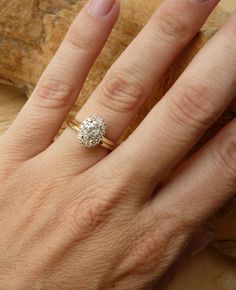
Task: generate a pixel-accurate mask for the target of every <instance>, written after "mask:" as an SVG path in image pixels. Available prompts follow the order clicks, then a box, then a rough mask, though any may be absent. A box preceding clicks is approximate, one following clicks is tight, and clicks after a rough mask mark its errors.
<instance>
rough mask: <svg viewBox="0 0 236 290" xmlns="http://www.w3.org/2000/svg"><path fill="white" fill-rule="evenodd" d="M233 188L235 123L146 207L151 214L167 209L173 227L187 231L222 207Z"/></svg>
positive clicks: (235, 168)
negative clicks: (175, 225)
mask: <svg viewBox="0 0 236 290" xmlns="http://www.w3.org/2000/svg"><path fill="white" fill-rule="evenodd" d="M235 188H236V119H235V120H233V121H231V122H230V123H229V124H228V125H227V126H226V127H225V128H224V129H223V130H222V131H221V132H220V133H218V134H217V135H216V137H215V138H213V139H212V140H211V141H210V142H209V143H208V144H206V145H205V146H204V147H203V148H202V149H201V150H200V151H199V152H198V153H197V154H196V155H195V156H194V157H193V158H191V159H190V160H189V161H188V162H187V163H186V165H185V166H184V167H183V168H182V169H181V170H180V171H179V172H178V173H177V174H176V175H175V177H174V178H173V179H172V180H171V181H170V182H169V183H168V184H167V185H166V186H165V187H163V188H162V190H161V191H160V192H159V193H158V195H157V196H156V197H155V199H154V200H153V202H152V203H151V205H150V207H151V208H152V212H153V213H154V212H155V213H157V211H159V210H160V209H161V208H162V209H167V208H168V209H169V214H170V215H171V216H172V217H174V218H175V219H176V224H178V225H180V224H181V226H182V227H184V228H185V229H190V228H191V227H195V226H196V225H199V224H201V223H202V222H204V221H205V220H207V219H208V218H209V217H210V216H211V215H213V214H214V213H215V212H216V211H217V210H218V209H219V208H220V207H222V206H223V204H224V203H225V202H227V201H228V199H229V198H230V197H231V196H234V194H235ZM155 213H154V214H153V215H154V216H155Z"/></svg>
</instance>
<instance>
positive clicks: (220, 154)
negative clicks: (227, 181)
mask: <svg viewBox="0 0 236 290" xmlns="http://www.w3.org/2000/svg"><path fill="white" fill-rule="evenodd" d="M216 144H217V145H216V146H215V150H214V151H213V155H214V156H213V157H214V160H216V162H217V161H218V166H219V168H220V169H221V172H222V173H224V174H226V175H227V176H230V178H233V182H236V135H235V132H227V133H224V134H223V135H222V136H221V137H220V138H219V141H218V142H217V143H216Z"/></svg>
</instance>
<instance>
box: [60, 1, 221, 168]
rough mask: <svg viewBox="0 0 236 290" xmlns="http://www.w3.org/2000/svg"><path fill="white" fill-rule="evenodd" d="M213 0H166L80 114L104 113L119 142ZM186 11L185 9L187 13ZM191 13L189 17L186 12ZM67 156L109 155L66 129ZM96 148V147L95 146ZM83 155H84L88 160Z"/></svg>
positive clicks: (90, 157) (63, 141)
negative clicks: (85, 145)
mask: <svg viewBox="0 0 236 290" xmlns="http://www.w3.org/2000/svg"><path fill="white" fill-rule="evenodd" d="M217 2H218V1H217V0H213V1H205V2H204V3H203V2H202V1H197V0H196V1H195V0H193V1H192V0H181V1H180V0H178V1H177V0H175V1H172V0H166V1H164V2H163V3H162V5H161V7H160V8H159V9H158V10H157V11H156V13H155V14H154V15H153V17H152V18H151V19H150V21H149V22H148V23H147V25H146V26H145V27H144V29H143V30H142V31H141V33H140V34H139V35H138V36H137V37H136V39H135V40H134V41H133V42H132V43H131V45H130V46H129V47H128V48H127V49H126V51H125V52H124V53H123V54H122V56H121V57H120V58H119V59H118V61H117V62H116V63H115V64H114V65H113V66H112V67H111V69H110V70H109V71H108V73H107V75H106V76H105V78H104V80H103V81H102V82H101V84H100V85H99V86H98V88H97V89H96V90H95V92H94V93H93V95H92V96H91V97H90V99H89V100H88V102H87V103H86V104H85V105H84V107H83V108H82V109H81V111H80V112H79V114H78V115H77V119H78V121H80V122H81V121H83V120H84V119H86V118H87V117H89V116H90V115H92V114H96V115H100V116H101V117H103V118H104V119H105V121H106V123H107V125H108V128H107V138H108V139H111V140H112V141H117V139H118V138H119V137H120V135H121V134H122V133H123V131H124V129H126V128H127V126H128V124H129V122H130V121H131V119H132V118H133V117H134V115H135V114H136V113H137V112H138V110H139V109H140V107H141V106H142V104H143V102H144V101H145V100H146V98H147V96H148V95H149V94H150V92H151V90H152V88H153V86H154V84H155V83H156V81H157V80H159V79H160V77H161V76H162V75H163V73H164V71H165V70H166V69H167V68H168V66H169V65H170V64H171V62H172V61H173V60H174V59H175V58H176V56H177V55H178V54H179V52H180V51H181V50H182V49H183V47H184V46H186V44H187V43H188V42H189V41H190V40H191V39H192V38H193V36H194V35H195V34H196V33H197V32H198V31H199V29H200V27H201V26H202V24H203V23H204V21H205V20H206V18H207V16H208V15H209V13H210V12H211V11H212V9H213V8H214V6H215V5H216V4H217ZM183 11H185V13H184V14H183ZM186 15H188V17H186ZM55 146H58V148H57V150H55V152H56V154H57V155H58V150H59V151H63V154H64V155H63V156H64V158H67V159H68V160H71V159H73V160H74V158H77V159H78V158H81V154H79V153H80V152H81V153H85V154H84V155H86V156H87V157H88V160H87V164H86V165H85V160H84V162H83V165H84V166H87V167H89V166H91V165H92V164H93V163H95V162H96V161H98V160H99V159H101V158H102V157H104V155H105V154H107V151H106V150H101V148H98V149H97V150H96V154H87V149H84V148H83V147H82V146H80V145H78V144H77V141H76V138H75V135H74V133H73V132H71V130H69V129H68V130H66V131H65V133H64V134H63V135H62V136H61V138H59V140H58V142H57V143H56V144H55ZM93 152H94V150H93ZM86 156H83V159H86Z"/></svg>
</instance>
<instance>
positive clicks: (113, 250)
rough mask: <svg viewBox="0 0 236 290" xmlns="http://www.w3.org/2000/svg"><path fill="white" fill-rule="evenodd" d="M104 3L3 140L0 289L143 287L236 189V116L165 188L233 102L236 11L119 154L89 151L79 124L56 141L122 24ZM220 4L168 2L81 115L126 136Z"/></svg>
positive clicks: (78, 24)
mask: <svg viewBox="0 0 236 290" xmlns="http://www.w3.org/2000/svg"><path fill="white" fill-rule="evenodd" d="M92 3H95V2H92ZM97 3H100V6H98V4H95V6H93V5H92V4H91V3H88V4H87V5H86V6H85V7H84V9H83V10H82V11H81V13H80V14H79V16H78V17H77V18H76V19H75V21H74V22H73V24H72V26H71V28H70V30H69V32H68V34H67V35H66V37H65V39H64V41H63V42H62V44H61V46H60V48H59V50H58V52H57V53H56V55H55V57H54V58H53V59H52V61H51V63H50V64H49V66H48V68H47V69H46V71H45V72H44V74H43V75H42V77H41V79H40V80H39V82H38V84H37V86H36V88H35V90H34V92H33V94H32V96H31V98H30V99H29V100H28V102H27V104H26V105H25V107H24V108H23V109H22V111H21V112H20V113H19V115H18V116H17V118H16V120H15V121H14V123H13V124H12V126H11V127H10V128H9V129H8V131H7V132H6V133H5V134H4V135H3V136H2V138H1V139H0V160H1V174H0V182H1V195H0V205H1V206H0V227H1V239H0V248H1V252H0V261H1V263H0V285H1V286H0V288H1V289H57V290H59V289H67V290H68V289H80V290H82V289H86V290H89V289H122V290H124V289H135V290H136V289H137V290H138V289H143V288H144V287H146V286H148V285H150V283H152V282H153V281H154V280H156V279H160V278H161V277H162V276H163V275H164V273H165V272H166V271H167V269H168V268H169V267H170V266H171V264H173V262H174V261H175V260H176V258H177V257H179V254H180V253H181V252H182V251H183V249H184V248H185V247H186V245H187V243H188V242H189V240H190V239H191V237H192V235H193V233H194V232H195V230H196V229H197V228H198V227H199V226H200V225H202V223H204V221H205V220H206V219H207V218H208V217H209V216H211V215H212V214H213V213H214V212H215V211H216V210H218V209H219V208H220V207H221V206H222V205H223V204H224V202H226V201H227V200H228V199H229V198H230V197H231V196H232V195H233V194H234V192H235V186H236V174H235V172H236V122H235V121H232V122H231V123H230V124H228V125H227V126H226V127H225V128H224V129H223V130H222V132H220V133H219V134H218V135H217V136H216V137H214V139H212V140H211V141H210V142H209V144H207V145H205V146H204V147H202V149H201V150H200V151H199V152H198V153H197V154H196V155H195V156H194V157H193V158H191V159H190V160H189V161H188V162H187V163H186V164H185V165H184V166H181V168H180V169H179V170H178V171H177V172H176V174H175V175H174V176H173V177H172V178H171V179H170V180H169V181H168V182H166V183H165V184H163V185H162V186H160V183H161V181H162V179H163V177H164V176H165V175H166V174H167V173H168V172H169V171H170V170H171V169H172V168H173V167H174V166H176V164H178V162H179V161H180V160H181V159H182V158H183V157H184V156H185V155H186V154H187V152H189V150H190V149H191V148H192V147H193V145H194V144H195V143H196V142H197V141H198V140H199V139H200V137H201V136H202V135H203V134H204V132H205V131H206V130H207V128H209V127H210V126H211V125H212V124H213V123H214V122H215V120H216V119H217V118H218V117H219V116H220V115H221V114H222V112H223V111H224V110H225V109H226V108H227V106H228V105H229V104H230V103H231V102H232V100H233V97H234V94H235V84H236V30H235V24H236V15H233V16H232V17H231V18H230V20H229V21H228V23H227V24H226V25H225V26H224V27H223V28H222V30H221V31H220V32H219V33H217V34H216V35H215V36H214V37H213V39H212V40H211V41H210V42H209V43H208V45H207V46H206V47H205V48H204V49H202V51H201V52H200V53H199V54H198V55H197V56H196V58H195V59H194V60H193V62H192V63H191V64H190V66H189V67H188V68H187V70H186V71H185V72H184V73H183V75H182V76H181V77H180V78H179V80H178V81H177V82H176V83H175V85H174V86H173V87H172V89H171V90H170V91H169V92H168V93H167V94H166V95H165V96H164V97H163V98H162V100H161V101H160V102H159V103H158V104H157V105H156V106H155V107H154V108H153V110H152V111H151V112H150V113H149V114H148V115H147V117H146V118H145V120H144V121H143V122H142V123H141V124H140V126H139V127H138V128H137V129H136V130H135V132H134V133H133V134H132V135H131V136H130V137H129V138H128V139H127V140H126V141H125V142H123V143H122V144H121V145H120V146H118V147H117V148H116V149H115V150H114V151H113V152H111V153H110V154H108V153H109V152H108V150H106V149H105V148H103V147H102V146H98V147H96V148H93V149H86V148H85V147H83V146H82V145H81V144H79V143H78V141H77V140H76V135H75V133H74V132H73V131H72V130H71V129H70V128H67V129H66V130H65V131H64V132H63V134H62V135H61V136H60V137H59V138H58V139H57V140H56V141H55V142H53V140H54V137H55V135H56V134H57V132H58V130H59V128H60V126H61V124H62V123H63V121H64V120H65V118H66V116H67V114H68V112H69V111H70V109H71V107H72V105H73V103H74V102H75V100H76V98H77V95H78V93H79V92H80V90H81V87H82V86H83V84H84V81H85V79H86V77H87V74H88V72H89V70H90V68H91V66H92V64H93V62H94V60H95V59H96V57H97V55H98V54H99V52H100V50H101V48H102V46H103V45H104V43H105V41H106V39H107V37H108V35H109V33H110V31H111V29H112V26H113V24H114V23H115V21H116V18H117V16H118V11H119V4H118V2H115V1H113V0H106V2H105V4H104V5H105V6H101V5H102V3H104V1H102V0H99V1H98V2H97ZM113 4H114V5H113ZM216 4H217V0H209V1H200V0H199V1H197V0H165V1H164V2H163V4H162V5H161V7H160V8H159V9H158V10H157V11H156V13H155V14H154V15H153V17H152V18H151V19H150V21H149V22H148V23H147V25H146V27H145V28H144V29H143V30H142V31H141V32H140V34H139V35H138V36H137V38H136V39H135V40H134V41H133V42H132V43H131V45H130V46H129V47H128V48H127V49H126V51H125V52H124V53H123V54H122V55H121V56H120V58H119V59H118V60H117V61H116V62H115V63H114V65H113V66H112V67H111V68H110V70H109V71H108V73H107V74H106V76H105V78H104V80H103V81H102V82H101V84H100V85H99V86H98V87H97V89H96V90H95V91H94V93H93V94H92V96H91V97H90V98H89V100H88V102H87V103H86V104H85V105H84V107H83V108H82V110H81V111H80V112H79V113H78V115H77V117H76V118H77V120H79V121H80V122H81V121H83V120H84V119H86V118H87V117H88V116H90V115H92V114H96V115H100V116H102V117H103V118H104V120H105V121H106V123H107V125H108V128H107V129H108V130H107V134H106V137H107V138H108V139H110V140H113V141H117V140H118V139H119V137H120V136H121V134H122V133H123V131H124V130H125V129H126V128H127V126H128V124H129V122H130V121H131V119H132V118H133V117H134V116H135V114H136V113H137V112H138V111H139V109H140V108H141V106H142V104H143V103H144V101H145V100H146V98H147V97H148V95H149V93H150V92H151V90H152V88H153V86H154V84H155V83H156V81H157V80H159V79H160V77H161V76H162V74H163V73H164V71H165V70H166V69H167V67H168V66H169V65H170V63H171V62H172V61H173V60H174V59H175V57H176V56H177V55H178V54H179V53H180V52H181V50H182V49H183V48H184V47H185V46H186V44H187V43H188V42H189V41H190V40H191V39H192V38H193V36H194V35H195V34H196V33H197V32H198V31H199V29H200V27H201V25H202V24H203V22H204V21H205V19H206V18H207V16H208V15H209V13H210V12H211V11H212V9H213V8H214V6H215V5H216Z"/></svg>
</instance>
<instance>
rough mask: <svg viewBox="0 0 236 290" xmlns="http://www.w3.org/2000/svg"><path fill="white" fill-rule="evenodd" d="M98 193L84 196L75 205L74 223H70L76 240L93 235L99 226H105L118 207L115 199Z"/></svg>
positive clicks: (73, 211) (73, 212)
mask: <svg viewBox="0 0 236 290" xmlns="http://www.w3.org/2000/svg"><path fill="white" fill-rule="evenodd" d="M102 194H103V196H101V193H99V192H96V194H95V193H93V194H92V195H87V196H84V197H83V198H80V200H78V201H77V204H76V205H74V207H73V210H72V211H71V213H72V221H70V222H69V224H70V228H71V232H72V236H73V237H74V238H75V239H78V238H82V237H84V236H87V235H90V234H92V233H93V232H94V231H95V230H96V229H97V228H98V227H99V226H101V225H103V224H104V223H105V222H106V220H107V219H108V218H109V216H110V215H111V214H112V211H113V209H114V208H115V206H116V202H115V201H114V199H112V198H110V197H109V196H108V197H105V196H104V193H103V192H102Z"/></svg>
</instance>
